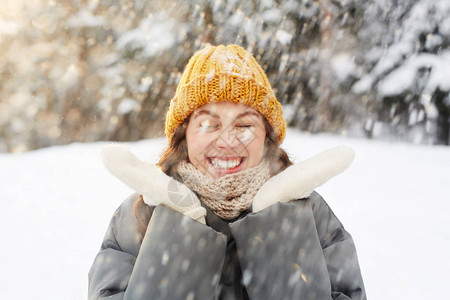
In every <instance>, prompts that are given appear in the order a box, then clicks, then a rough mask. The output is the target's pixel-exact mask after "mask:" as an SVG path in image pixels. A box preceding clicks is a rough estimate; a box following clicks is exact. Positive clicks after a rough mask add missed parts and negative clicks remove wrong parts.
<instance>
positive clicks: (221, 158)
mask: <svg viewBox="0 0 450 300" xmlns="http://www.w3.org/2000/svg"><path fill="white" fill-rule="evenodd" d="M265 138H266V131H265V128H264V122H263V117H262V116H261V115H260V114H259V113H258V112H257V111H256V110H255V109H253V108H251V107H249V106H247V105H244V104H238V103H232V102H228V101H224V102H218V103H208V104H205V105H203V106H201V107H199V108H198V109H197V110H195V111H194V112H193V113H192V115H191V117H190V120H189V124H188V127H187V129H186V141H187V148H188V156H189V160H190V162H191V163H192V164H193V165H194V166H195V167H196V168H197V169H198V170H200V171H201V172H202V173H203V174H205V175H207V176H209V177H213V178H219V177H221V176H223V175H226V174H231V173H236V172H239V171H242V170H245V169H248V168H252V167H254V166H256V165H258V164H259V163H260V162H261V160H262V158H263V156H264V141H265Z"/></svg>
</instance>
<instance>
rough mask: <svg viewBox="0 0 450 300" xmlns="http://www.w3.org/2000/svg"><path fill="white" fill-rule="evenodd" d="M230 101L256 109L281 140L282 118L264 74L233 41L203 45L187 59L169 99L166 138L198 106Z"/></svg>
mask: <svg viewBox="0 0 450 300" xmlns="http://www.w3.org/2000/svg"><path fill="white" fill-rule="evenodd" d="M221 101H230V102H235V103H242V104H245V105H248V106H250V107H252V108H254V109H255V110H257V111H258V112H260V113H261V114H262V115H263V116H264V117H265V118H266V119H267V121H268V122H269V124H270V125H271V126H272V128H273V130H274V131H275V133H276V136H277V142H278V144H281V143H282V141H283V139H284V137H285V135H286V121H285V120H284V117H283V110H282V108H281V104H280V103H279V102H278V100H277V99H276V97H275V95H274V93H273V90H272V87H271V86H270V83H269V81H268V80H267V76H266V74H265V73H264V71H263V69H262V68H261V66H260V65H259V64H258V63H257V62H256V60H255V58H254V57H253V56H252V55H251V54H250V53H248V52H247V51H246V50H244V49H243V48H242V47H240V46H237V45H228V46H223V45H220V46H217V47H215V46H210V45H209V46H207V47H205V48H203V49H201V50H199V51H197V52H196V53H195V54H194V55H193V56H192V57H191V59H190V60H189V63H188V64H187V66H186V68H185V70H184V72H183V75H182V76H181V80H180V82H179V84H178V87H177V90H176V92H175V97H174V98H173V99H172V100H171V101H170V107H169V110H168V112H167V115H166V124H165V125H166V127H165V133H166V136H167V139H168V140H169V141H170V140H171V139H172V137H173V134H174V132H175V130H176V129H177V128H178V127H179V126H180V125H181V124H182V123H183V122H184V120H186V118H187V117H189V115H190V114H191V113H192V112H193V111H195V110H196V109H198V108H199V107H200V106H202V105H204V104H207V103H210V102H221Z"/></svg>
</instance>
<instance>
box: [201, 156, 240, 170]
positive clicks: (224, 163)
mask: <svg viewBox="0 0 450 300" xmlns="http://www.w3.org/2000/svg"><path fill="white" fill-rule="evenodd" d="M208 161H209V163H210V164H211V165H212V166H213V167H214V168H216V169H221V170H232V169H235V168H237V167H239V166H240V165H241V164H242V162H243V161H244V158H243V157H239V158H233V159H221V158H217V157H209V158H208Z"/></svg>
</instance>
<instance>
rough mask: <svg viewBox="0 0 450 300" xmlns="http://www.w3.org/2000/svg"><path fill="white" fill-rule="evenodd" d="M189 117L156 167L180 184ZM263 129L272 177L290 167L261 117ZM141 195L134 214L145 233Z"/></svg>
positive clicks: (147, 216)
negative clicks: (178, 172)
mask: <svg viewBox="0 0 450 300" xmlns="http://www.w3.org/2000/svg"><path fill="white" fill-rule="evenodd" d="M189 119H190V116H189V117H188V118H187V119H186V120H184V122H183V123H182V124H181V125H180V126H179V127H178V128H177V129H176V130H175V132H174V134H173V136H172V139H171V140H170V142H169V146H168V147H167V148H166V149H165V150H164V151H163V153H162V154H161V157H160V159H159V162H158V163H157V166H158V167H160V168H161V170H162V171H163V172H164V173H166V174H167V175H169V176H171V177H172V178H175V179H176V180H178V181H180V182H182V180H181V178H180V176H179V175H178V174H177V172H176V166H177V165H178V164H179V163H180V162H181V161H188V160H189V159H188V149H187V142H186V129H187V125H188V124H189ZM263 121H264V127H265V130H266V139H265V142H264V158H265V159H266V160H267V161H268V162H269V165H270V167H271V168H270V171H271V175H272V176H274V175H276V174H278V173H280V172H281V171H283V170H284V169H286V168H287V167H289V166H290V165H292V161H291V160H290V158H289V156H288V154H287V153H286V151H284V150H283V149H282V148H281V147H280V146H279V145H278V143H277V139H278V135H277V133H276V132H275V131H274V130H273V128H272V126H271V125H270V123H269V122H268V121H267V120H266V118H264V117H263ZM145 206H147V205H146V204H145V203H144V199H143V197H142V195H139V198H138V200H137V201H136V204H135V206H134V212H135V215H136V218H137V220H138V226H139V231H140V232H141V233H143V234H144V233H145V231H146V230H147V225H148V222H149V221H150V217H151V212H150V211H149V210H148V209H146V208H145Z"/></svg>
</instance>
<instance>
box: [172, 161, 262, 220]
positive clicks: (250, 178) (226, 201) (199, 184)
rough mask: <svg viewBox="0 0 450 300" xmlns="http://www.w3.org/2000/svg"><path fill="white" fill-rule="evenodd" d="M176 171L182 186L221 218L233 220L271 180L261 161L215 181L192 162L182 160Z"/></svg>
mask: <svg viewBox="0 0 450 300" xmlns="http://www.w3.org/2000/svg"><path fill="white" fill-rule="evenodd" d="M177 172H178V174H179V175H180V177H181V179H182V180H183V182H184V184H185V185H186V186H187V187H188V188H190V189H191V190H192V191H194V192H196V193H197V194H198V195H199V196H200V200H201V201H202V202H203V203H204V204H205V205H206V206H208V207H209V208H210V209H211V210H212V211H213V212H214V213H215V214H216V215H218V216H219V217H221V218H223V219H233V218H236V217H237V216H239V214H240V213H241V212H243V211H244V210H246V209H248V208H249V207H250V206H251V205H252V202H253V197H254V196H255V194H256V192H257V191H258V190H259V188H260V187H261V186H262V185H263V184H264V183H265V182H266V181H267V180H268V179H269V178H270V168H269V166H268V165H267V163H264V162H263V163H260V164H259V165H257V166H255V167H253V168H249V169H245V170H242V171H240V172H237V173H233V174H227V175H224V176H222V177H220V178H218V179H214V178H211V177H208V176H205V175H203V174H202V173H201V172H200V171H199V170H198V169H196V168H195V167H194V166H193V165H192V164H191V163H188V162H185V161H183V162H181V163H180V164H179V165H178V167H177Z"/></svg>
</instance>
